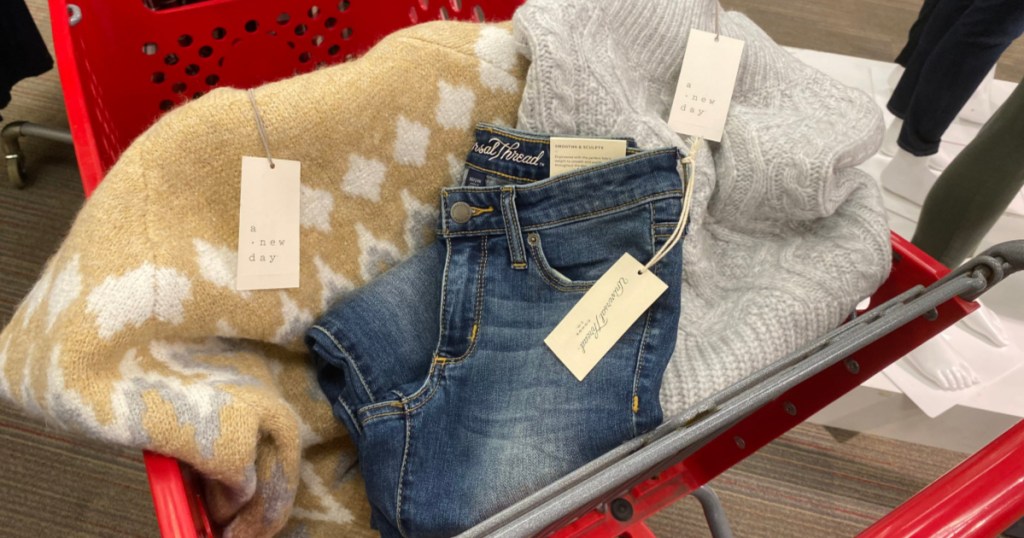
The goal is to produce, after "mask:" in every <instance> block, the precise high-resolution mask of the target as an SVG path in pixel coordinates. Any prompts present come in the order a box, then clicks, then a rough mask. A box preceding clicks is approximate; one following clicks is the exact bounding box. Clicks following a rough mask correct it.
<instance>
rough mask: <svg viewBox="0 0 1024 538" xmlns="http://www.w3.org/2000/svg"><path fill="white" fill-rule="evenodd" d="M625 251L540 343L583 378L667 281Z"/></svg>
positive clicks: (579, 377)
mask: <svg viewBox="0 0 1024 538" xmlns="http://www.w3.org/2000/svg"><path fill="white" fill-rule="evenodd" d="M643 268H644V266H643V264H641V263H640V262H638V261H636V258H634V257H632V256H630V255H629V254H628V253H626V254H623V255H622V257H621V258H619V261H617V262H615V265H613V266H612V267H611V269H608V272H607V273H605V274H604V275H602V276H601V278H600V279H598V281H597V282H595V283H594V285H593V286H592V287H591V288H590V290H588V291H587V293H586V294H584V295H583V297H582V298H581V299H580V301H579V302H578V303H576V306H573V307H572V310H570V311H569V313H568V314H566V316H565V317H564V318H562V321H561V322H559V323H558V326H557V327H555V330H553V331H551V334H549V335H548V337H547V338H545V339H544V343H545V344H547V346H548V348H550V349H551V351H553V352H554V353H555V356H557V357H558V359H559V360H560V361H562V363H563V364H565V366H566V368H568V369H569V371H570V372H572V375H574V376H576V379H578V380H580V381H583V378H584V377H586V376H587V374H589V373H590V371H591V370H592V369H593V368H594V366H597V363H598V361H600V360H601V359H602V358H603V357H604V355H605V353H608V350H610V349H611V348H612V346H614V345H615V342H618V341H619V338H622V335H624V334H626V331H627V330H629V327H630V326H631V325H633V322H635V321H636V320H637V318H639V317H640V316H641V315H642V314H643V313H644V312H646V311H647V309H648V308H650V306H651V305H652V304H654V301H656V300H658V297H660V296H661V294H662V293H665V290H667V289H668V285H667V284H665V283H664V282H662V281H661V279H660V278H658V277H657V275H655V274H654V273H653V272H651V271H643V273H642V274H640V271H641V270H642V269H643Z"/></svg>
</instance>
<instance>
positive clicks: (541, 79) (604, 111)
mask: <svg viewBox="0 0 1024 538" xmlns="http://www.w3.org/2000/svg"><path fill="white" fill-rule="evenodd" d="M716 4H717V2H715V1H714V0H710V1H709V0H699V1H697V0H639V1H638V0H600V1H596V0H529V1H528V2H527V3H526V4H525V5H524V6H523V7H522V8H520V9H519V11H517V12H516V15H515V18H514V26H515V36H516V40H517V43H518V47H519V51H520V53H522V54H524V55H525V56H527V57H528V58H529V59H530V60H531V62H532V64H531V66H530V69H529V72H528V75H527V82H526V87H525V90H524V95H523V100H522V104H521V106H520V109H519V128H522V129H527V130H531V131H538V132H550V133H559V134H578V135H590V136H627V135H628V136H633V137H635V138H636V139H637V142H638V143H639V144H640V145H641V146H647V147H652V146H665V145H675V146H679V147H682V148H688V147H689V145H690V144H689V140H686V139H685V138H686V137H681V136H679V135H677V134H676V133H674V132H672V130H671V129H670V128H669V126H668V124H667V123H666V121H667V118H668V114H669V107H670V106H671V101H672V97H673V95H674V91H675V83H676V80H677V77H678V75H679V68H680V65H681V63H682V58H683V54H684V52H685V48H686V40H687V37H688V34H689V30H690V28H699V29H702V30H707V31H714V16H715V9H716V7H717V6H716ZM721 32H722V34H723V35H727V36H730V37H735V38H738V39H742V40H744V41H745V42H746V45H745V47H744V50H743V59H742V62H741V64H740V71H739V76H738V79H737V82H736V89H735V92H734V95H733V103H732V108H731V109H730V111H729V118H728V121H727V123H726V127H725V133H724V136H723V138H722V142H721V143H710V145H709V146H710V148H711V151H710V152H709V151H702V152H701V153H700V155H699V157H698V162H697V176H696V177H697V178H696V181H697V183H696V184H695V189H694V204H693V212H692V213H691V221H690V232H689V235H688V236H687V238H686V241H685V244H684V253H683V259H684V264H685V270H684V271H685V273H684V283H683V292H682V301H683V303H682V317H681V318H680V324H679V342H678V344H677V347H676V351H675V353H674V355H673V357H672V360H671V362H670V363H669V367H668V371H667V372H666V374H665V381H664V384H663V386H662V391H661V402H662V405H663V407H664V409H665V412H666V414H667V415H672V414H677V413H679V412H681V411H683V410H684V409H686V408H687V407H688V406H691V405H693V404H694V403H696V402H697V401H699V400H701V399H703V398H705V397H707V396H708V395H710V394H712V393H714V392H717V391H719V390H721V389H723V388H724V387H726V386H728V385H729V384H731V383H733V382H735V381H738V380H739V379H740V378H742V377H744V376H746V375H747V374H749V373H751V372H753V371H755V370H756V369H758V368H761V367H763V366H765V365H767V364H768V363H770V362H771V361H772V360H774V359H777V358H780V357H782V356H783V355H785V354H786V353H788V352H790V351H793V350H795V349H797V348H799V347H800V346H801V345H803V344H805V343H807V342H808V341H809V340H811V339H813V338H814V337H816V336H818V335H820V334H822V333H824V332H826V331H828V330H829V329H831V328H832V327H834V326H836V325H838V324H839V323H840V322H842V321H843V319H845V318H846V316H847V315H848V314H849V313H850V311H851V310H852V309H853V307H854V306H855V305H856V304H857V302H858V301H860V300H861V299H863V298H864V297H866V296H868V295H870V294H871V293H872V292H873V291H874V290H875V288H877V287H878V286H879V284H881V283H882V281H883V280H884V279H885V277H886V276H887V275H888V272H889V264H890V251H889V235H888V234H889V232H888V226H887V223H886V218H885V212H884V210H883V208H882V201H881V196H880V194H879V191H878V187H877V186H876V184H875V183H874V181H873V180H872V179H871V178H870V177H868V176H867V175H866V174H865V173H863V172H861V171H859V170H856V169H854V167H855V166H856V165H858V164H859V163H861V162H862V161H864V160H865V159H867V158H868V157H870V156H871V155H872V154H874V153H875V151H876V150H877V149H878V146H879V143H880V140H881V135H882V115H881V113H880V110H879V108H878V107H877V106H876V105H875V103H874V102H872V100H871V99H870V98H869V97H868V96H867V95H864V94H862V93H860V92H858V91H855V90H851V89H849V88H847V87H845V86H843V85H841V84H839V83H838V82H836V81H835V80H832V79H830V78H828V77H827V76H825V75H824V74H822V73H820V72H818V71H816V70H814V69H812V68H810V67H807V66H806V65H804V64H802V63H801V62H800V61H798V60H796V59H795V58H793V57H792V56H791V55H790V54H789V53H787V52H786V51H785V50H783V49H782V48H781V47H779V46H778V45H777V44H775V43H774V42H773V41H772V40H771V39H770V38H769V37H768V36H767V35H765V33H764V32H763V31H762V30H761V29H760V28H758V27H757V26H756V25H755V24H754V23H753V22H751V21H750V20H749V19H747V18H746V17H745V16H743V15H741V14H739V13H732V12H730V13H724V14H723V15H722V17H721ZM709 75H711V74H709Z"/></svg>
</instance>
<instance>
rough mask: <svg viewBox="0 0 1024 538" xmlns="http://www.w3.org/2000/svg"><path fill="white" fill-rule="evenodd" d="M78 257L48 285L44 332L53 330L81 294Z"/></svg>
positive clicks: (73, 258) (72, 259) (80, 274)
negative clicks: (58, 319) (48, 293)
mask: <svg viewBox="0 0 1024 538" xmlns="http://www.w3.org/2000/svg"><path fill="white" fill-rule="evenodd" d="M78 260H79V255H78V254H76V255H75V256H74V257H72V258H71V261H69V262H68V263H67V265H65V266H64V268H63V269H61V271H60V273H57V276H56V277H54V279H53V284H51V285H50V300H49V301H47V304H46V330H47V331H49V330H51V329H53V324H54V323H55V322H56V321H57V317H58V316H60V314H61V313H62V312H64V310H66V309H67V307H68V306H71V303H73V302H74V301H75V299H78V296H79V295H81V294H82V273H81V270H80V268H79V265H78V263H79V262H78Z"/></svg>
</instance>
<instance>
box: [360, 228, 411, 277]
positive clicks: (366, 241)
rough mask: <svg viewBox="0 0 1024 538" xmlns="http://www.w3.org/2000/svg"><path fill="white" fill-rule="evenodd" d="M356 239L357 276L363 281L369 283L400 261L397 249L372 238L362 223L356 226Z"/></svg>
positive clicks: (385, 242) (400, 256) (400, 254)
mask: <svg viewBox="0 0 1024 538" xmlns="http://www.w3.org/2000/svg"><path fill="white" fill-rule="evenodd" d="M356 238H357V239H358V241H359V276H361V277H362V278H363V281H369V280H370V279H372V278H373V277H375V276H377V275H379V274H381V273H383V272H384V271H386V270H387V269H389V268H390V267H391V266H393V265H395V264H396V263H398V262H399V261H401V260H402V253H401V252H399V250H398V247H396V246H395V245H393V244H391V243H389V242H387V241H384V240H382V239H378V238H376V237H374V235H373V234H372V233H370V230H368V229H366V226H363V224H362V223H357V224H356Z"/></svg>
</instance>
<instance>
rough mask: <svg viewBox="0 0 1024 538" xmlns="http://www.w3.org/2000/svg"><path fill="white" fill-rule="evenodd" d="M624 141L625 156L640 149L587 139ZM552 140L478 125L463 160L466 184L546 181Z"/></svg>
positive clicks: (630, 144) (633, 144) (631, 143)
mask: <svg viewBox="0 0 1024 538" xmlns="http://www.w3.org/2000/svg"><path fill="white" fill-rule="evenodd" d="M589 138H607V139H610V140H625V141H626V154H627V155H632V154H634V153H639V152H641V151H642V150H640V149H638V148H637V147H636V141H634V140H633V139H632V138H629V137H624V136H619V137H589ZM550 157H551V137H550V136H548V135H542V134H534V133H527V132H524V131H518V130H515V129H508V128H505V127H499V126H497V125H491V124H488V123H480V124H478V125H477V127H476V139H475V141H474V143H473V149H471V150H470V152H469V156H468V157H466V168H467V169H468V171H469V174H470V176H469V177H470V178H471V179H470V181H469V182H468V183H467V184H469V185H480V184H482V183H480V182H473V180H472V178H473V177H474V176H478V177H479V176H488V175H491V176H497V177H498V178H501V179H502V180H505V181H506V182H512V183H532V182H534V181H538V180H542V179H547V178H548V177H549V176H550V175H551V168H550Z"/></svg>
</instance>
